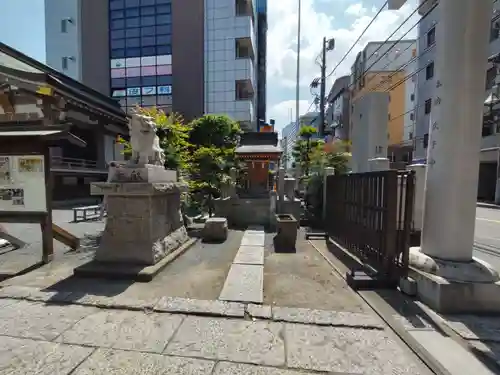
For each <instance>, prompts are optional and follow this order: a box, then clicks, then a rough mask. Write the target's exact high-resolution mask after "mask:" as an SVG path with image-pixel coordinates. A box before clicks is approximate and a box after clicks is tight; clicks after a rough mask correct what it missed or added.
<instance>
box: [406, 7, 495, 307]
mask: <svg viewBox="0 0 500 375" xmlns="http://www.w3.org/2000/svg"><path fill="white" fill-rule="evenodd" d="M492 7H493V5H492V2H491V1H470V0H440V2H439V8H440V9H439V10H440V17H441V18H440V20H439V24H438V25H437V27H436V46H437V50H436V51H437V55H436V59H435V64H436V68H435V71H436V78H437V80H436V91H435V96H434V98H433V102H432V113H431V121H430V129H429V130H430V137H429V147H428V150H427V152H428V154H427V171H426V181H425V193H424V216H423V228H422V237H421V247H420V248H418V247H417V248H411V249H410V264H411V265H412V266H413V267H414V269H415V272H414V273H413V276H414V277H415V278H416V281H417V285H418V286H417V290H418V295H419V297H420V299H421V300H423V301H424V302H425V303H427V304H428V305H430V306H431V307H432V308H434V309H436V310H438V311H440V312H457V313H458V312H471V311H472V312H474V311H490V312H491V311H495V312H498V311H500V285H499V284H497V283H496V282H497V281H498V279H499V278H498V273H497V272H496V271H495V270H494V269H493V268H492V267H491V266H489V265H488V264H487V263H485V262H483V261H480V260H477V259H474V258H473V257H472V252H473V243H474V229H475V228H474V227H475V221H476V200H477V187H478V175H479V150H480V146H481V123H482V116H483V101H484V81H485V74H486V67H487V58H488V49H489V45H488V43H489V30H490V24H491V14H492ZM421 271H424V272H421Z"/></svg>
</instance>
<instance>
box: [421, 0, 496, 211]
mask: <svg viewBox="0 0 500 375" xmlns="http://www.w3.org/2000/svg"><path fill="white" fill-rule="evenodd" d="M436 3H438V1H437V0H431V1H429V2H428V3H426V4H424V6H422V7H421V8H420V10H419V13H420V15H421V16H422V19H421V21H420V23H419V27H418V56H419V57H418V71H419V73H418V85H417V90H418V94H417V96H418V110H417V121H416V129H415V134H416V136H415V152H414V162H417V163H418V162H420V163H422V162H423V163H425V162H426V161H427V149H428V147H429V146H430V144H429V143H430V141H429V125H430V119H431V116H432V110H433V100H434V97H435V87H436V83H437V79H438V78H437V77H436V76H435V74H434V60H435V56H436V51H437V49H438V48H439V45H438V44H437V43H436V31H437V30H438V28H439V19H440V15H439V10H440V9H439V6H437V7H434V5H435V4H436ZM424 16H425V17H424ZM490 30H491V31H490V55H491V56H493V55H496V54H498V53H500V2H498V1H494V2H493V14H492V16H491V29H490ZM495 78H496V68H495V67H494V66H493V64H491V63H488V65H487V71H486V82H485V91H484V99H485V106H484V118H483V122H482V124H478V126H481V128H482V140H481V150H480V152H481V154H480V168H479V186H478V199H480V200H485V201H494V200H495V189H496V184H497V165H498V159H499V152H500V151H499V150H500V121H499V118H500V116H499V115H500V105H499V103H498V100H496V99H497V98H498V97H499V94H500V92H496V91H495V90H497V89H496V88H495ZM491 99H493V100H491ZM488 102H489V103H490V104H488Z"/></svg>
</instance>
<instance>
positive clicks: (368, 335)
mask: <svg viewBox="0 0 500 375" xmlns="http://www.w3.org/2000/svg"><path fill="white" fill-rule="evenodd" d="M285 338H286V358H287V365H288V367H291V368H297V369H305V370H314V371H325V372H334V373H336V372H338V373H342V374H344V373H348V374H370V375H387V374H409V375H410V374H411V375H422V374H428V372H421V370H420V368H419V367H418V366H417V365H416V364H415V362H414V361H413V360H412V358H411V357H409V356H408V355H407V354H406V353H405V352H404V351H403V349H402V348H401V347H399V346H398V344H397V343H396V342H395V341H394V340H393V339H392V338H390V337H389V336H388V334H387V333H386V332H384V331H381V330H366V329H353V328H340V327H321V326H311V325H302V324H285Z"/></svg>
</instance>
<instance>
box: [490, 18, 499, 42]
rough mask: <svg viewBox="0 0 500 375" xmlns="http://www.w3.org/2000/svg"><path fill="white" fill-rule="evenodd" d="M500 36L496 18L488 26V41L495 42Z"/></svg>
mask: <svg viewBox="0 0 500 375" xmlns="http://www.w3.org/2000/svg"><path fill="white" fill-rule="evenodd" d="M499 35H500V21H499V20H498V17H497V18H495V19H493V20H492V21H491V26H490V41H493V40H497V39H498V37H499Z"/></svg>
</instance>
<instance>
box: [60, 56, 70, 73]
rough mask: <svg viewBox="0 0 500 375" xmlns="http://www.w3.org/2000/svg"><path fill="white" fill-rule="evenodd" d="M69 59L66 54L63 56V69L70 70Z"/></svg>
mask: <svg viewBox="0 0 500 375" xmlns="http://www.w3.org/2000/svg"><path fill="white" fill-rule="evenodd" d="M68 60H69V58H68V57H66V56H64V57H62V58H61V68H62V70H68Z"/></svg>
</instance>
